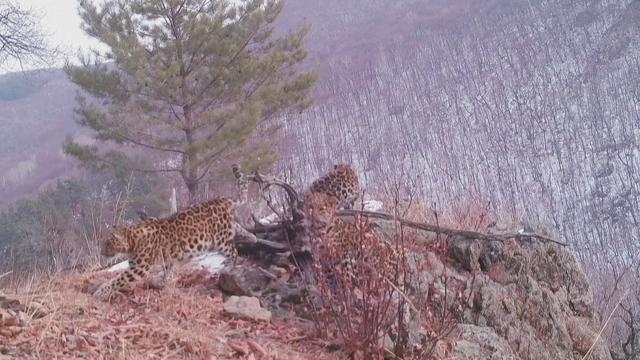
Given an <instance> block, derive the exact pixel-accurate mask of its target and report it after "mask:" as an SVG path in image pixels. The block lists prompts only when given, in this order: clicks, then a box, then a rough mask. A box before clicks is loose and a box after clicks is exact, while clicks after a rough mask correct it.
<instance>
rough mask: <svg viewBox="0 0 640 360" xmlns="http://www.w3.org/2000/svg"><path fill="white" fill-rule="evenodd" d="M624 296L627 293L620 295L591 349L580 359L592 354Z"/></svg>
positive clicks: (584, 359)
mask: <svg viewBox="0 0 640 360" xmlns="http://www.w3.org/2000/svg"><path fill="white" fill-rule="evenodd" d="M626 296H627V291H625V292H624V294H622V296H621V297H620V299H618V303H617V304H616V306H615V307H614V308H613V310H611V313H610V314H609V317H607V321H605V322H604V325H602V328H601V329H600V332H598V336H596V339H595V340H594V341H593V344H591V347H590V348H589V351H587V353H586V354H584V356H583V357H582V360H586V359H587V357H589V355H591V353H592V352H593V348H594V347H595V346H596V344H597V343H598V341H599V340H600V337H601V336H602V333H603V332H604V329H605V328H606V327H607V324H609V320H611V317H612V316H613V314H615V312H616V310H618V306H620V303H622V300H623V299H624V298H625V297H626Z"/></svg>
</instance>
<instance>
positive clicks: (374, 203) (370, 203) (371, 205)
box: [356, 200, 382, 211]
mask: <svg viewBox="0 0 640 360" xmlns="http://www.w3.org/2000/svg"><path fill="white" fill-rule="evenodd" d="M362 206H363V209H362V210H364V211H378V210H380V209H382V201H378V200H365V201H363V202H362ZM356 209H357V207H356Z"/></svg>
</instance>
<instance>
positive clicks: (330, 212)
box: [304, 192, 338, 227]
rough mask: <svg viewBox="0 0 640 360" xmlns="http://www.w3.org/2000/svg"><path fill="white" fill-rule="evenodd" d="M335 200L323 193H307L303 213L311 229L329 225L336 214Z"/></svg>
mask: <svg viewBox="0 0 640 360" xmlns="http://www.w3.org/2000/svg"><path fill="white" fill-rule="evenodd" d="M337 204H338V202H337V199H336V198H335V197H333V196H331V195H327V194H325V193H315V192H307V193H306V194H305V196H304V212H305V214H306V215H307V217H308V218H309V220H310V221H311V223H312V224H311V225H312V226H313V227H318V226H326V225H328V224H330V223H331V222H332V221H333V219H334V217H335V214H336V206H337Z"/></svg>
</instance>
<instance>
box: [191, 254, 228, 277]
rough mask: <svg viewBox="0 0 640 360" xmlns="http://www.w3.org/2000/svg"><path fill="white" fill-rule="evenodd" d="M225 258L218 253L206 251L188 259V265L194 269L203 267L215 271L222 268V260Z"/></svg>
mask: <svg viewBox="0 0 640 360" xmlns="http://www.w3.org/2000/svg"><path fill="white" fill-rule="evenodd" d="M225 260H226V258H225V257H224V256H223V255H221V254H218V253H206V254H204V255H200V256H198V257H196V258H193V259H192V260H191V261H189V265H190V266H192V267H193V268H195V269H200V268H204V269H205V270H207V271H209V272H211V273H214V274H215V273H217V272H219V271H220V270H222V268H224V265H223V263H224V261H225Z"/></svg>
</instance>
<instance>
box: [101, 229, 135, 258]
mask: <svg viewBox="0 0 640 360" xmlns="http://www.w3.org/2000/svg"><path fill="white" fill-rule="evenodd" d="M127 235H128V234H127V228H126V227H125V228H120V229H116V230H114V231H113V232H112V233H111V234H109V237H108V238H107V240H106V241H105V242H104V244H103V246H102V255H103V256H106V257H112V256H115V255H117V254H126V253H128V252H129V241H128V240H127Z"/></svg>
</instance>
